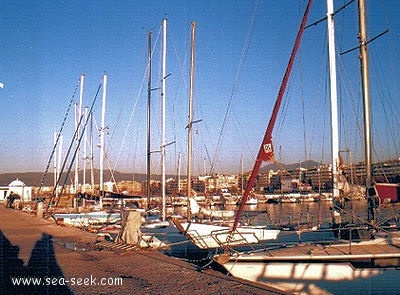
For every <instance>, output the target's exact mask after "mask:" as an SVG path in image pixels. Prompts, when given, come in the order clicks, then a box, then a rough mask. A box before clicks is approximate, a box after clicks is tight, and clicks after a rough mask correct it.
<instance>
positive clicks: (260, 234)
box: [173, 219, 280, 249]
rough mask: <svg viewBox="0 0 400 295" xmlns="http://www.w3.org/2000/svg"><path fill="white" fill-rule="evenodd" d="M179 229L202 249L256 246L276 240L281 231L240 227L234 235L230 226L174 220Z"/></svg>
mask: <svg viewBox="0 0 400 295" xmlns="http://www.w3.org/2000/svg"><path fill="white" fill-rule="evenodd" d="M173 222H174V224H175V225H176V226H177V227H178V229H179V230H180V231H181V232H182V233H184V234H185V235H186V237H187V238H188V239H189V240H191V241H192V242H193V243H194V244H195V245H196V246H197V247H199V248H200V249H215V248H220V247H223V246H239V245H249V244H256V243H260V242H263V241H266V240H275V239H276V238H277V236H278V234H279V233H280V231H279V230H273V229H267V228H264V227H251V226H249V227H238V228H237V229H236V231H235V232H234V233H231V231H232V228H231V227H229V226H219V225H212V224H203V223H188V222H183V223H181V222H179V220H177V219H173Z"/></svg>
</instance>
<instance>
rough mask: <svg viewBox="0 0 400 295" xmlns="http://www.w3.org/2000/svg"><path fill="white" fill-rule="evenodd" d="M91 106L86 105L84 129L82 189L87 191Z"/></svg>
mask: <svg viewBox="0 0 400 295" xmlns="http://www.w3.org/2000/svg"><path fill="white" fill-rule="evenodd" d="M88 112H89V108H88V107H85V112H84V114H85V129H84V130H83V132H84V136H83V177H82V183H83V188H82V191H83V192H86V166H87V165H86V161H87V159H88V156H87V123H86V122H88V119H89V113H88Z"/></svg>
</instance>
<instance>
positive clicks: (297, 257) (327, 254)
mask: <svg viewBox="0 0 400 295" xmlns="http://www.w3.org/2000/svg"><path fill="white" fill-rule="evenodd" d="M260 254H262V255H260ZM261 256H262V260H264V261H306V260H307V261H329V260H330V261H356V260H358V261H362V260H365V261H367V260H376V259H395V260H397V264H398V263H399V259H400V243H390V242H388V240H387V239H384V238H379V239H376V240H370V241H362V242H359V243H356V242H353V243H340V244H327V245H322V244H296V245H293V246H287V247H282V248H278V249H271V250H268V249H267V250H266V251H262V252H257V253H248V254H244V255H242V254H240V255H238V256H236V257H234V258H232V259H233V260H247V261H251V260H260V257H261Z"/></svg>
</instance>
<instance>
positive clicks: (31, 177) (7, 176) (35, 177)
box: [0, 170, 157, 186]
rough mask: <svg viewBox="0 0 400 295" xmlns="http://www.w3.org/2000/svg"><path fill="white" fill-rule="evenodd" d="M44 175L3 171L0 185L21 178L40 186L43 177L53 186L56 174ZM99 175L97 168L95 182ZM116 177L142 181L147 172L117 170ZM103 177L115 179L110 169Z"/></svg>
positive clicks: (27, 183) (108, 179) (29, 183)
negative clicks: (136, 172)
mask: <svg viewBox="0 0 400 295" xmlns="http://www.w3.org/2000/svg"><path fill="white" fill-rule="evenodd" d="M43 175H44V173H43V172H24V173H3V174H0V185H2V186H7V185H9V184H10V182H11V181H13V180H15V179H19V180H21V181H22V182H23V183H25V184H26V185H27V186H40V183H41V182H42V179H43V180H44V181H43V185H44V186H52V185H53V184H54V174H53V173H47V175H46V176H45V177H44V178H43ZM64 175H65V174H64ZM73 175H74V174H73V173H71V174H70V176H69V181H68V182H67V184H70V183H71V182H72V181H73V179H74V176H73ZM99 175H100V173H99V170H95V172H94V181H95V183H98V182H99ZM114 178H115V180H116V181H132V180H133V179H134V180H135V181H138V182H141V181H144V180H146V174H142V173H139V174H133V173H125V172H118V171H115V172H114ZM152 178H153V179H157V177H152ZM64 179H65V176H64V177H62V178H61V181H62V182H63V181H64ZM79 179H82V172H80V174H79ZM86 179H87V180H88V181H90V173H87V174H86ZM103 179H104V181H110V180H113V179H112V177H111V173H110V171H104V174H103Z"/></svg>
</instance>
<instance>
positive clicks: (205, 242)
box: [172, 23, 280, 250]
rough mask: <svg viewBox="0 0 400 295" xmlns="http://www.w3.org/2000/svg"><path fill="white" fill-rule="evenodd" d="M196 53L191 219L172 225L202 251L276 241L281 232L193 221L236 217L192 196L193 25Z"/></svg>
mask: <svg viewBox="0 0 400 295" xmlns="http://www.w3.org/2000/svg"><path fill="white" fill-rule="evenodd" d="M191 35H192V40H191V43H192V46H191V47H192V50H191V70H190V74H191V75H190V85H191V87H190V94H189V96H190V97H189V98H190V100H189V123H188V181H187V183H188V192H187V197H188V203H189V210H188V218H187V220H188V221H187V222H182V221H181V220H180V219H179V218H172V222H173V223H174V224H175V226H176V227H177V228H178V229H179V230H180V231H181V232H182V233H183V234H184V235H185V236H186V237H187V238H188V239H189V240H190V241H191V242H192V243H193V244H194V245H196V246H197V247H198V248H200V249H204V250H208V249H215V248H222V247H225V246H226V245H230V246H237V245H248V244H249V243H251V244H255V243H257V244H259V243H261V242H262V241H265V240H271V239H276V238H277V236H278V234H279V232H280V231H279V230H276V229H269V228H267V227H253V226H246V227H239V228H237V229H236V231H234V232H232V231H231V227H230V226H229V225H216V224H206V223H199V222H195V221H192V214H197V213H201V214H203V215H205V216H208V217H211V218H214V217H215V218H218V219H221V218H222V219H225V218H228V219H229V218H231V217H233V216H234V211H232V210H218V211H213V210H209V209H206V208H204V207H200V206H199V204H198V203H197V201H196V200H195V199H194V198H193V197H191V193H192V190H191V153H192V150H191V147H192V138H191V127H192V125H193V123H194V122H195V121H193V120H192V112H193V110H192V94H193V90H192V86H193V66H194V56H195V55H194V41H195V38H194V36H195V23H192V34H191Z"/></svg>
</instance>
